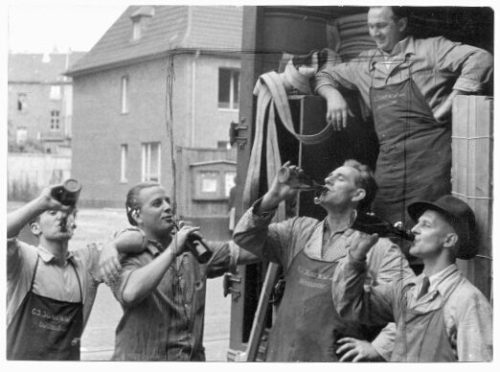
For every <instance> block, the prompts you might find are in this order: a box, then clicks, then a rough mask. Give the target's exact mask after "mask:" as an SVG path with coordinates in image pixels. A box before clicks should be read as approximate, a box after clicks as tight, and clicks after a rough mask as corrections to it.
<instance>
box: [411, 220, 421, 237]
mask: <svg viewBox="0 0 500 372" xmlns="http://www.w3.org/2000/svg"><path fill="white" fill-rule="evenodd" d="M411 232H412V233H413V234H415V235H416V234H418V233H420V228H419V224H418V223H417V224H416V225H415V226H413V227H412V228H411Z"/></svg>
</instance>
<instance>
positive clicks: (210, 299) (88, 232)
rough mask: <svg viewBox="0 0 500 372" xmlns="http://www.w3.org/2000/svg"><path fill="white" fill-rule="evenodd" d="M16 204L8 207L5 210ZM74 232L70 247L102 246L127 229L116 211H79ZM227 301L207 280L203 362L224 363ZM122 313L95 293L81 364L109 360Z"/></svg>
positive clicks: (104, 290) (107, 296)
mask: <svg viewBox="0 0 500 372" xmlns="http://www.w3.org/2000/svg"><path fill="white" fill-rule="evenodd" d="M19 205H21V204H20V203H10V202H9V204H8V209H9V210H10V209H12V208H16V207H18V206H19ZM76 222H77V229H76V232H75V236H74V237H73V239H72V241H71V244H70V247H73V248H76V247H79V246H82V245H84V244H87V243H88V242H104V241H105V240H106V239H108V238H109V237H110V236H111V235H112V233H113V232H114V231H116V230H118V229H120V228H123V227H124V226H127V224H128V223H127V220H126V217H125V214H124V212H123V211H122V210H119V209H106V208H105V209H81V210H79V212H78V216H77V221H76ZM230 306H231V299H230V298H229V297H227V298H224V297H223V295H222V278H216V279H210V280H209V281H208V284H207V303H206V314H205V337H204V344H205V348H206V356H207V361H217V362H223V361H226V353H227V349H228V347H229V318H230ZM121 314H122V311H121V308H120V306H119V304H118V302H117V301H116V300H115V299H114V297H113V295H112V293H111V291H110V290H109V288H108V287H107V286H106V285H104V284H103V285H101V286H100V287H99V289H98V293H97V298H96V301H95V303H94V307H93V309H92V313H91V314H90V318H89V321H88V323H87V327H86V328H85V331H84V333H83V337H82V359H83V360H109V359H110V358H111V355H112V353H113V347H114V331H115V328H116V325H117V324H118V321H119V319H120V317H121Z"/></svg>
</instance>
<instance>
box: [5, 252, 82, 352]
mask: <svg viewBox="0 0 500 372" xmlns="http://www.w3.org/2000/svg"><path fill="white" fill-rule="evenodd" d="M39 260H40V256H38V257H37V261H36V264H35V270H34V273H33V278H32V280H31V285H30V289H29V291H28V293H27V294H26V297H24V300H23V302H22V303H21V306H20V307H19V309H18V311H17V313H16V315H15V316H14V318H13V320H12V322H11V323H10V325H9V326H8V328H7V359H10V360H80V337H81V335H82V332H83V305H82V302H77V303H75V302H65V301H58V300H54V299H52V298H48V297H44V296H40V295H37V294H35V293H33V291H32V290H33V283H34V282H35V276H36V272H37V268H38V262H39ZM70 265H71V267H73V270H74V271H75V274H76V276H77V278H78V286H79V288H80V298H83V297H82V296H83V293H82V286H81V282H80V278H79V276H78V273H77V272H76V269H75V267H74V266H73V263H71V261H70Z"/></svg>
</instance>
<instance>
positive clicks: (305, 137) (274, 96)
mask: <svg viewBox="0 0 500 372" xmlns="http://www.w3.org/2000/svg"><path fill="white" fill-rule="evenodd" d="M297 73H298V72H297ZM260 78H261V80H262V81H263V82H264V84H265V88H267V90H268V91H269V93H270V94H271V102H270V103H274V105H273V106H271V107H270V109H271V110H273V109H276V110H277V111H278V116H279V117H280V119H281V121H282V122H283V125H284V126H285V128H286V129H287V130H288V131H289V132H290V134H292V135H293V136H294V137H295V138H297V140H299V142H301V143H303V144H305V145H315V144H318V143H321V142H324V141H326V140H327V139H329V138H330V137H331V136H332V135H333V128H332V126H331V125H328V124H327V125H325V127H324V128H323V129H322V130H321V132H319V133H316V134H298V133H297V132H295V129H294V127H293V120H292V113H291V111H290V105H289V104H288V96H287V94H286V91H285V88H284V87H283V83H282V81H281V77H280V76H279V75H278V73H276V72H274V71H271V72H268V73H266V74H263V75H261V76H260ZM292 82H293V81H292ZM259 90H262V87H261V88H260V89H259ZM259 93H260V92H259ZM269 124H274V125H276V123H275V122H271V121H270V120H269Z"/></svg>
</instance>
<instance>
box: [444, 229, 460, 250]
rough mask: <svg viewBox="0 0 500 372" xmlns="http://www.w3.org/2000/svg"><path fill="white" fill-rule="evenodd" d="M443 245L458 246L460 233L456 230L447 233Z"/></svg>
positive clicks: (448, 246) (447, 246)
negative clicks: (455, 231)
mask: <svg viewBox="0 0 500 372" xmlns="http://www.w3.org/2000/svg"><path fill="white" fill-rule="evenodd" d="M443 247H446V248H451V247H458V235H457V234H456V233H454V232H450V233H448V234H446V236H445V237H444V243H443Z"/></svg>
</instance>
